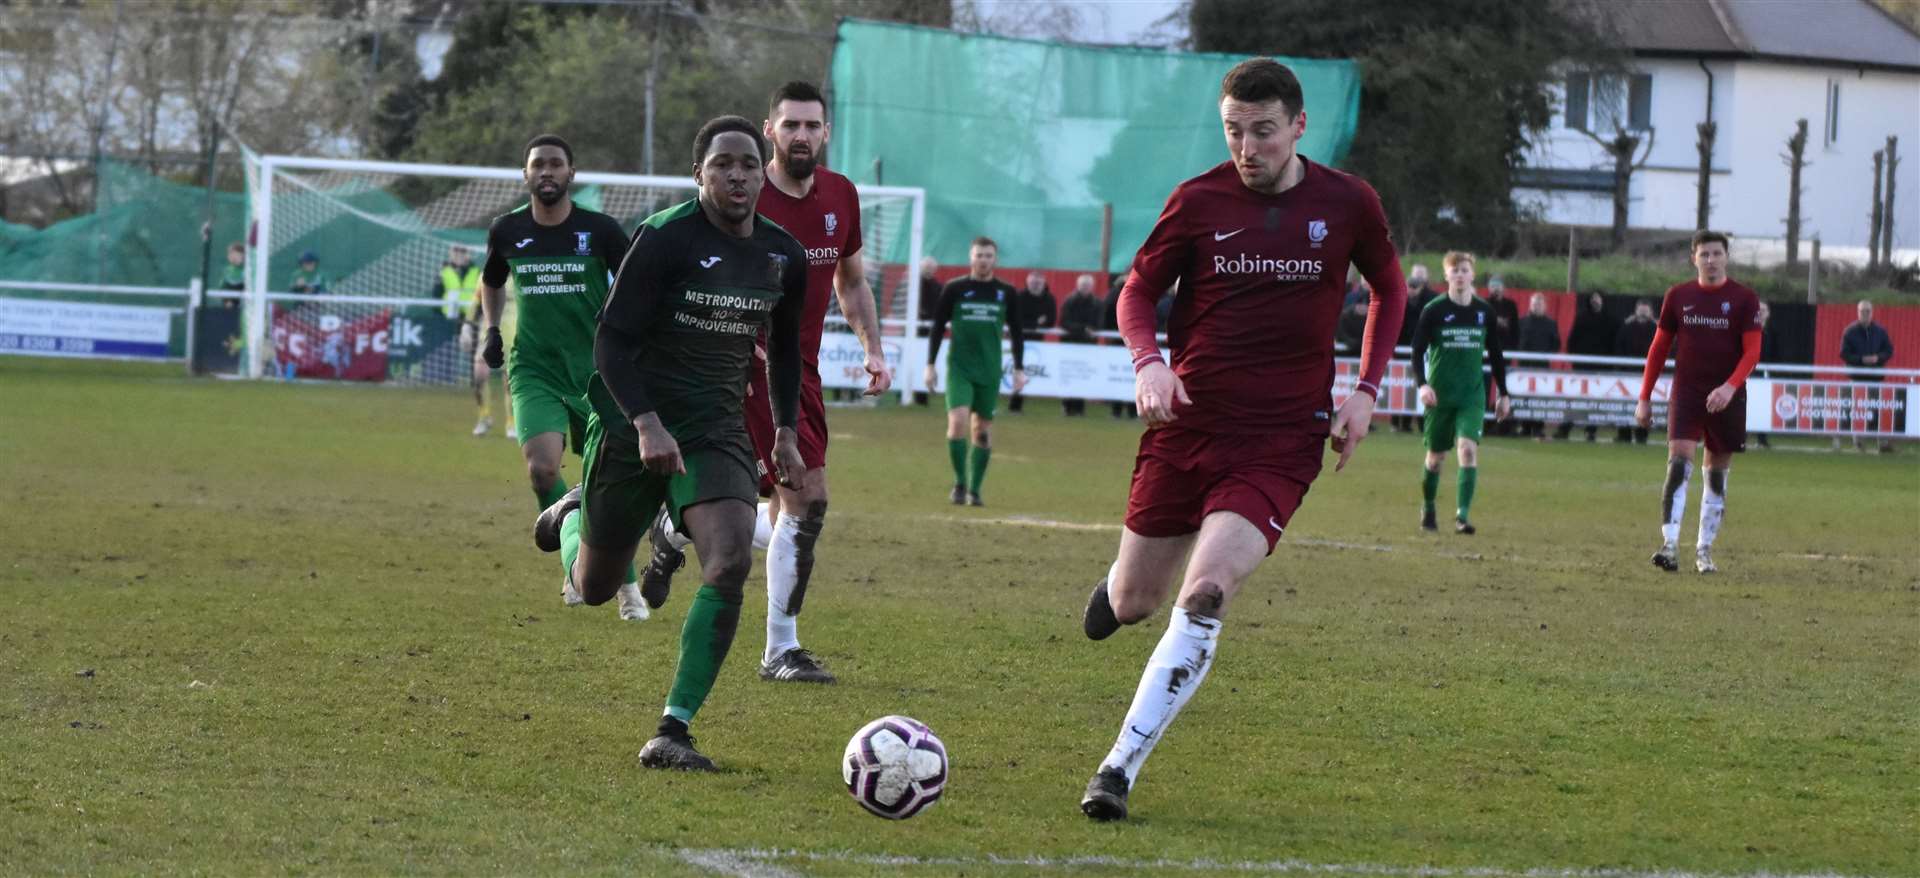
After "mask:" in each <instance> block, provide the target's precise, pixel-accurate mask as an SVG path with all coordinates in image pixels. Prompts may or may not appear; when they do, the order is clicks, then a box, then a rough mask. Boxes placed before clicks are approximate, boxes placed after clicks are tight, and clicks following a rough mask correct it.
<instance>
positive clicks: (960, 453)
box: [947, 439, 967, 485]
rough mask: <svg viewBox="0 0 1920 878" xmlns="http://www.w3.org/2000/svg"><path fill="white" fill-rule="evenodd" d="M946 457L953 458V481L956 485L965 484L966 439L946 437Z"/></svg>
mask: <svg viewBox="0 0 1920 878" xmlns="http://www.w3.org/2000/svg"><path fill="white" fill-rule="evenodd" d="M947 457H949V458H952V459H953V483H954V484H956V485H964V484H966V483H967V440H965V439H948V440H947Z"/></svg>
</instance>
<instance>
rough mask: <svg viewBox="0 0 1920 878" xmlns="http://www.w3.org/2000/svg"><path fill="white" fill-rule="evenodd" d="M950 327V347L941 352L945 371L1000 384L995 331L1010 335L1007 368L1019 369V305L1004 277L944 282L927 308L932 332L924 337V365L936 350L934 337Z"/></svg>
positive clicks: (938, 340) (937, 343) (996, 334)
mask: <svg viewBox="0 0 1920 878" xmlns="http://www.w3.org/2000/svg"><path fill="white" fill-rule="evenodd" d="M949 323H951V324H952V326H953V347H951V348H949V349H948V350H947V374H948V375H950V376H953V377H957V378H960V379H963V380H966V381H972V382H974V383H976V384H998V383H1000V363H1001V360H1000V330H1001V329H1002V328H1003V327H1004V328H1005V329H1006V330H1007V335H1008V336H1009V337H1010V338H1012V339H1013V367H1014V368H1015V369H1018V368H1021V361H1022V358H1023V356H1024V353H1025V352H1024V350H1023V348H1022V346H1021V344H1020V341H1021V338H1020V305H1019V297H1018V295H1017V294H1016V293H1015V291H1014V289H1013V285H1012V284H1009V283H1007V282H1006V281H1003V280H999V279H994V280H974V279H973V278H972V277H971V276H966V277H961V278H958V279H955V280H953V281H951V282H949V283H948V284H947V285H946V287H945V288H944V289H942V290H941V291H940V302H939V304H938V305H935V306H934V309H933V333H932V334H931V335H929V336H928V337H927V340H928V343H927V363H928V364H929V365H931V364H932V363H933V361H934V359H935V358H936V357H937V356H938V355H939V353H940V340H941V338H942V337H943V336H944V335H945V334H946V333H945V331H946V329H947V326H948V324H949Z"/></svg>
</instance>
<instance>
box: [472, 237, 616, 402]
mask: <svg viewBox="0 0 1920 878" xmlns="http://www.w3.org/2000/svg"><path fill="white" fill-rule="evenodd" d="M626 252H627V235H626V232H624V231H621V229H620V224H619V223H618V222H616V221H614V218H613V217H610V216H607V215H606V214H604V213H596V212H594V211H591V210H587V209H586V208H583V207H581V206H579V205H577V204H576V205H574V206H573V209H572V210H571V211H570V212H568V214H567V218H566V219H565V220H564V221H562V222H561V223H559V224H558V225H552V226H543V225H541V224H539V223H537V222H535V221H534V219H533V211H531V210H528V209H527V208H525V207H522V208H520V209H519V210H516V211H513V212H512V213H508V214H502V215H501V216H499V217H496V218H495V219H494V221H493V225H492V226H491V227H490V228H488V229H487V262H486V268H485V269H483V270H482V273H481V279H482V280H483V281H484V282H485V283H486V285H487V286H490V287H504V286H506V285H507V281H508V279H512V281H513V286H514V293H513V295H514V300H515V304H516V306H517V311H516V313H517V314H518V320H519V328H518V331H517V332H516V334H515V336H514V341H513V350H512V352H511V353H510V356H509V359H508V360H507V367H508V370H509V374H519V373H521V372H522V370H525V371H526V372H530V373H538V375H539V377H541V378H543V379H545V380H546V381H547V382H548V383H549V384H550V385H551V386H552V387H553V388H554V389H555V390H558V391H560V392H562V393H575V394H585V393H586V392H587V379H588V378H590V377H591V376H592V375H593V328H594V322H593V321H594V316H595V315H597V314H599V313H600V306H601V305H604V304H606V301H607V278H608V277H609V275H610V274H611V273H612V272H613V271H614V270H615V269H617V268H619V267H620V259H621V257H623V256H625V255H626Z"/></svg>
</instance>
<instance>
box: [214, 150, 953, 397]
mask: <svg viewBox="0 0 1920 878" xmlns="http://www.w3.org/2000/svg"><path fill="white" fill-rule="evenodd" d="M257 162H258V175H257V176H256V177H255V178H254V180H255V181H256V185H254V187H253V192H252V212H253V217H254V223H255V238H254V240H255V241H256V242H257V243H256V249H255V254H254V255H255V258H254V260H253V264H252V265H251V266H250V267H249V271H248V277H247V289H246V309H247V310H246V319H247V326H248V327H249V333H250V334H251V337H252V338H253V339H254V340H255V343H254V344H250V345H248V346H247V347H248V356H247V363H246V374H247V377H250V378H260V377H262V375H263V373H264V371H265V366H266V359H265V358H266V349H267V344H266V342H268V341H270V339H269V338H268V337H267V336H268V334H269V332H270V330H269V329H268V326H269V324H268V321H267V303H268V302H270V301H298V302H334V303H357V304H367V305H374V304H395V305H424V304H429V303H428V302H427V300H425V299H391V298H388V299H383V298H376V297H370V296H345V295H330V294H329V295H308V294H301V293H293V292H289V291H285V290H275V289H273V285H272V281H271V280H270V279H269V274H268V272H269V265H270V263H271V262H272V259H271V252H270V248H271V247H272V242H273V188H274V187H273V183H274V179H275V176H276V174H277V173H278V172H281V171H347V172H359V173H369V174H394V175H401V176H415V177H455V178H464V179H490V180H512V181H519V180H522V179H524V177H523V175H522V172H521V170H520V169H519V168H500V167H487V166H480V165H444V164H420V163H414V162H391V161H370V160H364V159H328V158H313V157H307V156H291V155H267V156H260V157H259V158H258V159H257ZM574 183H576V184H587V185H594V184H599V185H612V186H641V187H653V188H674V189H690V188H692V185H693V184H692V180H691V179H690V178H688V177H669V176H664V175H659V174H615V173H606V172H600V171H582V172H579V173H578V174H576V175H575V176H574ZM855 188H856V189H857V190H858V191H859V193H860V194H861V195H862V196H867V195H873V196H890V197H897V198H906V199H908V200H909V201H910V202H911V205H912V206H911V208H910V210H909V217H908V223H909V225H908V229H907V263H906V273H907V274H906V280H905V283H906V293H907V301H906V314H905V315H904V318H905V319H904V320H902V321H899V323H903V324H905V326H906V329H905V332H904V336H903V338H902V341H905V340H909V339H911V338H912V329H911V326H912V324H913V323H914V320H913V318H914V317H915V315H918V314H919V308H920V259H921V256H922V254H923V250H922V247H923V244H924V242H925V236H926V224H927V191H926V190H925V189H922V188H920V187H918V186H869V185H865V184H855ZM887 323H888V324H895V323H896V321H887ZM892 328H895V327H894V326H891V325H890V326H888V327H886V328H883V330H882V335H885V334H886V330H887V329H892ZM901 347H902V349H903V350H904V349H907V348H908V347H909V346H907V345H902V346H901ZM910 365H911V364H909V363H907V362H905V361H904V359H903V361H902V362H901V363H900V364H899V369H898V370H897V371H898V372H899V373H906V372H909V371H910V369H909V366H910ZM902 377H904V376H902V375H900V374H896V376H895V384H896V390H897V392H898V393H899V395H900V398H901V400H902V401H903V402H904V401H906V400H907V398H908V396H909V394H911V392H912V389H911V388H910V387H909V386H908V385H910V384H911V383H912V382H911V381H906V380H900V379H901V378H902Z"/></svg>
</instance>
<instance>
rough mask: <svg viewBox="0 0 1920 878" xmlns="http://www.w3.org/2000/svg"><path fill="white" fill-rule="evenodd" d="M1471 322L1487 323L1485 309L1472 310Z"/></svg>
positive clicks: (1482, 324)
mask: <svg viewBox="0 0 1920 878" xmlns="http://www.w3.org/2000/svg"><path fill="white" fill-rule="evenodd" d="M1473 322H1475V323H1478V324H1480V325H1481V326H1485V325H1487V312H1485V311H1475V312H1473Z"/></svg>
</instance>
